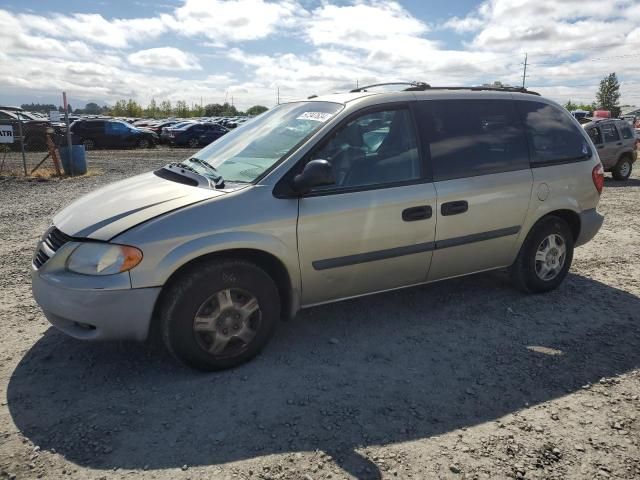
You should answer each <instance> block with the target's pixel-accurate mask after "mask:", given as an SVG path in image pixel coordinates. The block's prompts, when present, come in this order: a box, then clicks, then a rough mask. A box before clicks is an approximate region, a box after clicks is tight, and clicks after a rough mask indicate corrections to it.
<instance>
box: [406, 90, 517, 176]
mask: <svg viewBox="0 0 640 480" xmlns="http://www.w3.org/2000/svg"><path fill="white" fill-rule="evenodd" d="M418 105H419V107H418V109H419V112H420V135H421V136H422V137H423V141H424V144H425V146H428V152H429V154H430V155H431V162H432V164H433V178H434V180H436V181H441V180H451V179H454V178H464V177H473V176H477V175H489V174H492V173H499V172H508V171H513V170H523V169H527V168H529V154H528V151H527V140H526V137H525V134H524V130H523V128H522V125H521V123H520V119H519V117H518V112H517V110H516V107H515V105H514V103H513V101H511V100H428V101H423V102H419V104H418Z"/></svg>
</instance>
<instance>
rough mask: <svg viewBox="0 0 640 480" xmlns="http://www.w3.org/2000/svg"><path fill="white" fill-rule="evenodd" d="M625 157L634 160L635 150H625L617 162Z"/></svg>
mask: <svg viewBox="0 0 640 480" xmlns="http://www.w3.org/2000/svg"><path fill="white" fill-rule="evenodd" d="M623 158H628V159H629V161H631V162H633V152H624V153H623V154H622V155H620V157H619V158H618V161H617V162H616V164H617V163H619V162H620V160H622V159H623Z"/></svg>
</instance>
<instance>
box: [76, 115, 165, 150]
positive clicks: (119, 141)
mask: <svg viewBox="0 0 640 480" xmlns="http://www.w3.org/2000/svg"><path fill="white" fill-rule="evenodd" d="M70 128H71V133H72V134H73V135H74V137H75V138H76V141H78V142H79V143H82V144H83V145H84V148H85V149H86V150H91V149H94V148H136V147H138V148H151V147H154V146H155V145H156V143H158V135H156V134H155V133H153V132H151V131H149V130H141V129H139V128H135V127H133V126H131V125H129V124H128V123H126V122H120V121H117V120H108V119H91V120H77V121H75V122H73V123H72V124H71V127H70Z"/></svg>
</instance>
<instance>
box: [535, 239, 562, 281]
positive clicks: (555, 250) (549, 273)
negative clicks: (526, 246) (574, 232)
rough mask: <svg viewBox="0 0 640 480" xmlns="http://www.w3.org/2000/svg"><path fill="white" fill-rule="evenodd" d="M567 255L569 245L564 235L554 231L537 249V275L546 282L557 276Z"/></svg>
mask: <svg viewBox="0 0 640 480" xmlns="http://www.w3.org/2000/svg"><path fill="white" fill-rule="evenodd" d="M566 257H567V247H566V244H565V241H564V239H563V238H562V236H560V235H558V234H557V233H552V234H551V235H548V236H547V237H545V239H544V240H542V242H540V245H539V246H538V250H537V251H536V275H537V276H538V278H540V279H541V280H544V281H546V282H548V281H550V280H553V279H554V278H556V277H557V276H558V275H559V274H560V272H561V271H562V268H563V267H564V262H565V260H566Z"/></svg>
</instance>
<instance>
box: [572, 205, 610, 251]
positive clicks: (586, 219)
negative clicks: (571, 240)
mask: <svg viewBox="0 0 640 480" xmlns="http://www.w3.org/2000/svg"><path fill="white" fill-rule="evenodd" d="M602 222H604V216H602V215H600V214H599V213H598V212H597V211H596V209H595V208H592V209H589V210H584V211H583V212H581V213H580V235H578V239H577V240H576V245H575V246H576V247H579V246H580V245H584V244H585V243H587V242H588V241H590V240H591V239H592V238H593V237H595V236H596V233H598V230H600V227H601V226H602Z"/></svg>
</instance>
